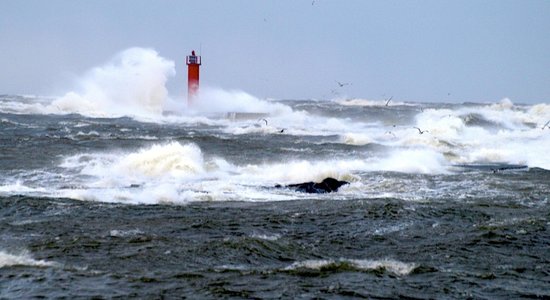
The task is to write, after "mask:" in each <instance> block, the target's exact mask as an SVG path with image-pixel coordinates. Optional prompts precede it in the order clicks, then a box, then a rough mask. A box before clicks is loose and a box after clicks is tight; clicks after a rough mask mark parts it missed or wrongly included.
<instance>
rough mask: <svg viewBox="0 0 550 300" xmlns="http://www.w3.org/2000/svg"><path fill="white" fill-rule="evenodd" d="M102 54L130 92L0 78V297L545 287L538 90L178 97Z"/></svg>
mask: <svg viewBox="0 0 550 300" xmlns="http://www.w3.org/2000/svg"><path fill="white" fill-rule="evenodd" d="M134 51H138V52H139V51H141V50H134ZM148 54H150V53H148ZM138 56H139V55H138ZM145 56H146V57H148V56H147V55H145ZM123 57H125V56H124V55H123ZM151 61H152V62H151ZM113 64H114V68H106V69H108V70H110V71H112V72H114V74H110V75H109V76H107V78H108V79H112V78H119V79H120V81H121V82H120V83H121V84H120V85H116V84H114V86H115V87H117V86H139V87H140V89H139V90H138V91H137V92H136V91H135V90H134V89H129V90H127V91H121V90H120V89H118V88H117V89H116V93H115V92H113V90H112V89H111V88H110V87H111V86H112V80H107V81H108V82H109V85H108V86H105V84H104V83H105V81H106V80H104V79H105V78H103V77H101V76H103V75H98V74H95V73H94V72H92V73H91V74H88V75H87V76H86V77H85V79H83V80H84V81H86V82H87V83H88V84H87V85H85V86H88V87H89V86H93V87H94V88H92V89H90V90H87V89H86V88H84V90H83V91H79V92H72V93H68V94H67V95H65V96H63V97H60V98H42V97H23V96H11V95H4V96H0V241H1V242H0V298H31V297H47V298H50V297H51V298H56V297H68V298H74V297H140V298H160V297H163V296H166V297H181V296H187V297H190V298H218V297H222V298H347V297H349V298H360V297H368V298H386V297H390V298H397V297H414V298H465V297H473V298H490V299H492V298H518V297H550V292H549V291H550V271H549V270H550V254H549V253H550V252H549V251H548V249H549V246H550V233H549V229H548V228H549V226H550V205H549V203H548V196H549V194H550V171H549V170H550V158H549V157H548V154H547V149H550V128H548V124H547V122H548V121H549V120H550V105H548V104H536V105H521V104H514V103H512V102H511V101H510V100H503V101H500V102H496V103H488V104H476V103H463V104H445V103H405V102H398V101H396V100H394V101H391V102H389V103H388V102H387V101H386V100H379V101H372V100H363V99H342V100H318V101H317V100H291V101H290V100H289V101H274V100H260V99H257V98H255V97H253V96H251V95H248V94H246V93H243V92H228V91H221V90H216V89H206V90H205V91H204V92H203V94H201V96H200V97H199V99H197V101H196V103H195V107H194V108H193V109H185V108H184V105H181V103H179V104H178V102H177V101H175V100H168V99H167V98H166V95H165V93H163V90H162V88H159V85H160V87H163V84H164V80H163V78H164V77H163V76H161V75H162V74H163V72H168V73H170V70H171V69H170V66H171V65H170V63H169V62H168V63H167V62H166V61H164V60H162V59H160V58H158V57H156V56H155V55H153V56H152V58H151V57H149V58H148V59H147V62H143V61H141V60H139V59H138V60H137V62H136V61H134V63H131V64H129V66H126V65H124V64H122V63H120V62H119V63H117V62H114V63H113ZM121 64H122V65H121ZM142 65H143V66H142ZM151 65H152V66H157V67H158V68H156V69H159V70H160V71H159V72H160V75H159V74H157V73H155V72H154V70H156V69H155V68H151ZM144 66H145V67H146V70H147V71H149V73H151V72H152V75H155V74H156V75H158V76H150V77H148V78H146V79H147V80H144V81H143V82H141V81H140V82H134V81H132V80H135V79H134V77H135V76H134V75H132V76H129V77H128V76H126V77H125V76H124V74H126V73H128V74H137V73H138V72H134V71H135V70H133V69H132V68H142V67H143V68H144ZM172 67H173V65H172ZM128 68H129V69H130V71H128ZM113 70H114V71H113ZM151 70H153V71H151ZM96 71H97V70H96ZM123 71H124V72H123ZM97 72H98V73H100V74H104V73H105V72H99V71H97ZM149 73H148V74H149ZM98 77H99V78H98ZM128 78H130V79H128ZM151 78H153V79H154V80H152V79H151ZM159 78H160V79H159ZM138 79H139V78H138ZM157 79H158V80H157ZM140 80H141V79H140ZM92 90H93V91H94V92H93V93H92V92H91V91H92ZM97 90H101V91H102V93H97ZM151 91H156V92H155V93H153V92H151ZM136 93H137V94H136ZM136 95H137V96H136ZM143 95H149V96H143ZM96 100H97V101H96ZM421 132H423V133H422V134H421ZM325 177H334V178H337V179H339V180H346V181H349V182H350V184H349V185H346V186H343V187H342V188H340V190H339V191H338V192H337V193H331V194H322V195H314V194H304V193H298V192H295V191H292V190H289V189H276V188H274V186H275V185H276V184H283V185H284V184H292V183H299V182H304V181H320V180H322V179H323V178H325Z"/></svg>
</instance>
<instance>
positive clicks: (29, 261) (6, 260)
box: [0, 250, 57, 268]
mask: <svg viewBox="0 0 550 300" xmlns="http://www.w3.org/2000/svg"><path fill="white" fill-rule="evenodd" d="M56 265H57V263H55V262H51V261H46V260H36V259H34V258H32V257H31V255H30V254H29V253H28V252H27V251H23V252H21V253H19V254H13V253H8V252H5V251H2V250H0V268H4V267H11V266H32V267H51V266H56Z"/></svg>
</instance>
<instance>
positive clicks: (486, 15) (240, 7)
mask: <svg viewBox="0 0 550 300" xmlns="http://www.w3.org/2000/svg"><path fill="white" fill-rule="evenodd" d="M0 41H1V42H0V94H38V95H59V94H63V93H65V92H68V91H70V90H71V89H72V88H73V85H74V80H75V78H76V77H78V76H81V75H82V74H84V73H85V72H86V71H87V70H89V69H90V68H92V67H95V66H99V65H102V64H103V63H105V62H107V61H109V60H110V59H111V58H112V57H113V56H114V55H115V54H117V53H118V52H120V51H122V50H124V49H127V48H129V47H146V48H153V49H155V50H156V51H158V52H159V54H160V55H161V56H162V57H165V58H167V59H170V60H173V61H175V63H176V68H177V70H176V71H177V75H176V76H175V77H173V78H171V79H170V80H169V82H168V89H169V91H170V95H171V96H172V97H184V95H185V94H186V92H187V83H186V80H187V79H186V66H185V56H186V55H187V54H188V53H189V52H190V51H191V50H192V49H195V50H197V51H199V50H200V54H202V60H203V66H202V68H201V84H202V85H208V86H213V87H220V88H223V89H228V90H230V89H238V90H243V91H245V92H248V93H250V94H252V95H254V96H257V97H260V98H263V97H268V98H276V99H311V98H316V99H330V98H334V97H335V95H334V93H338V94H340V95H341V96H345V97H357V98H365V99H384V98H388V97H390V96H393V99H399V100H402V101H428V102H432V101H438V102H439V101H442V102H464V101H474V102H489V101H491V102H494V101H499V100H500V99H502V98H505V97H508V98H510V99H511V100H512V101H514V102H516V103H540V102H550V1H543V0H540V1H535V0H517V1H508V0H483V1H479V0H471V1H470V0H461V1H446V0H434V1H432V0H423V1H414V0H407V1H391V0H384V1H382V0H380V1H368V0H315V1H312V0H272V1H267V0H265V1H263V0H231V1H222V0H220V1H208V0H195V1H152V0H151V1H144V0H110V1H106V0H94V1H84V0H82V1H75V0H47V1H45V0H36V1H30V0H0ZM336 81H340V82H346V83H352V84H351V85H346V86H344V87H339V86H338V84H337V83H336Z"/></svg>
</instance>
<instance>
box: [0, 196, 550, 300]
mask: <svg viewBox="0 0 550 300" xmlns="http://www.w3.org/2000/svg"><path fill="white" fill-rule="evenodd" d="M0 211H1V212H2V215H0V217H1V221H0V235H1V236H2V241H3V242H2V243H3V244H4V245H6V246H7V245H9V246H7V247H6V246H3V248H4V250H10V252H12V253H17V251H18V250H20V249H28V251H29V252H30V253H32V256H33V258H34V259H35V260H37V261H38V260H44V261H49V262H55V263H54V264H52V265H50V266H47V267H45V266H40V267H37V266H24V265H23V266H18V265H15V266H10V267H4V268H1V269H0V282H1V284H0V287H1V289H0V290H1V292H0V295H1V296H2V297H7V298H21V297H23V298H30V297H75V296H84V297H96V296H97V297H111V296H121V297H130V296H139V297H146V298H157V297H161V296H172V297H176V296H183V295H187V296H190V297H201V298H202V297H206V298H209V297H236V298H241V297H242V298H280V297H283V298H314V297H324V298H339V297H374V298H377V297H382V298H384V297H401V296H407V297H418V298H441V297H452V298H463V297H474V298H495V297H497V298H516V297H543V296H546V297H549V296H550V292H549V290H548V283H549V282H550V271H549V270H550V269H549V268H548V266H549V265H550V252H549V251H548V245H549V244H550V233H549V231H548V223H549V222H550V220H549V217H550V211H549V210H548V208H547V205H546V204H544V205H521V204H518V203H516V202H515V201H507V200H506V199H503V200H501V199H476V200H475V201H460V202H458V201H454V200H453V199H446V200H445V201H437V202H431V203H410V202H406V201H402V200H399V199H365V200H360V199H358V200H350V201H333V200H301V201H288V202H271V203H247V202H225V203H197V204H190V205H187V206H171V205H153V206H151V205H147V206H142V205H130V206H128V205H116V204H97V203H87V202H80V201H73V200H64V199H41V198H31V197H24V196H20V197H18V196H14V197H7V198H2V199H1V200H0Z"/></svg>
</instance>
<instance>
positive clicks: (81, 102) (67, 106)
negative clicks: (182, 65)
mask: <svg viewBox="0 0 550 300" xmlns="http://www.w3.org/2000/svg"><path fill="white" fill-rule="evenodd" d="M173 75H175V65H174V62H173V61H170V60H167V59H165V58H162V57H160V56H159V55H158V53H157V52H156V51H155V50H152V49H144V48H130V49H127V50H124V51H122V52H121V53H119V54H118V55H116V56H115V57H114V58H113V59H112V60H111V61H109V62H108V63H106V64H105V65H103V66H100V67H96V68H93V69H92V70H90V71H89V72H88V73H87V74H86V75H85V76H83V77H82V78H81V79H79V80H78V83H79V85H80V88H79V90H78V91H72V92H68V93H67V94H65V95H64V96H63V97H61V98H59V99H57V100H55V101H53V102H52V103H51V105H50V107H49V108H50V110H52V111H53V110H58V111H59V112H65V113H79V114H82V115H86V116H92V117H116V116H124V115H129V116H146V117H150V116H159V115H160V114H161V113H162V111H163V107H164V103H165V101H166V99H167V97H168V91H167V89H166V85H165V84H166V81H167V80H168V78H169V77H170V76H173Z"/></svg>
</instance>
